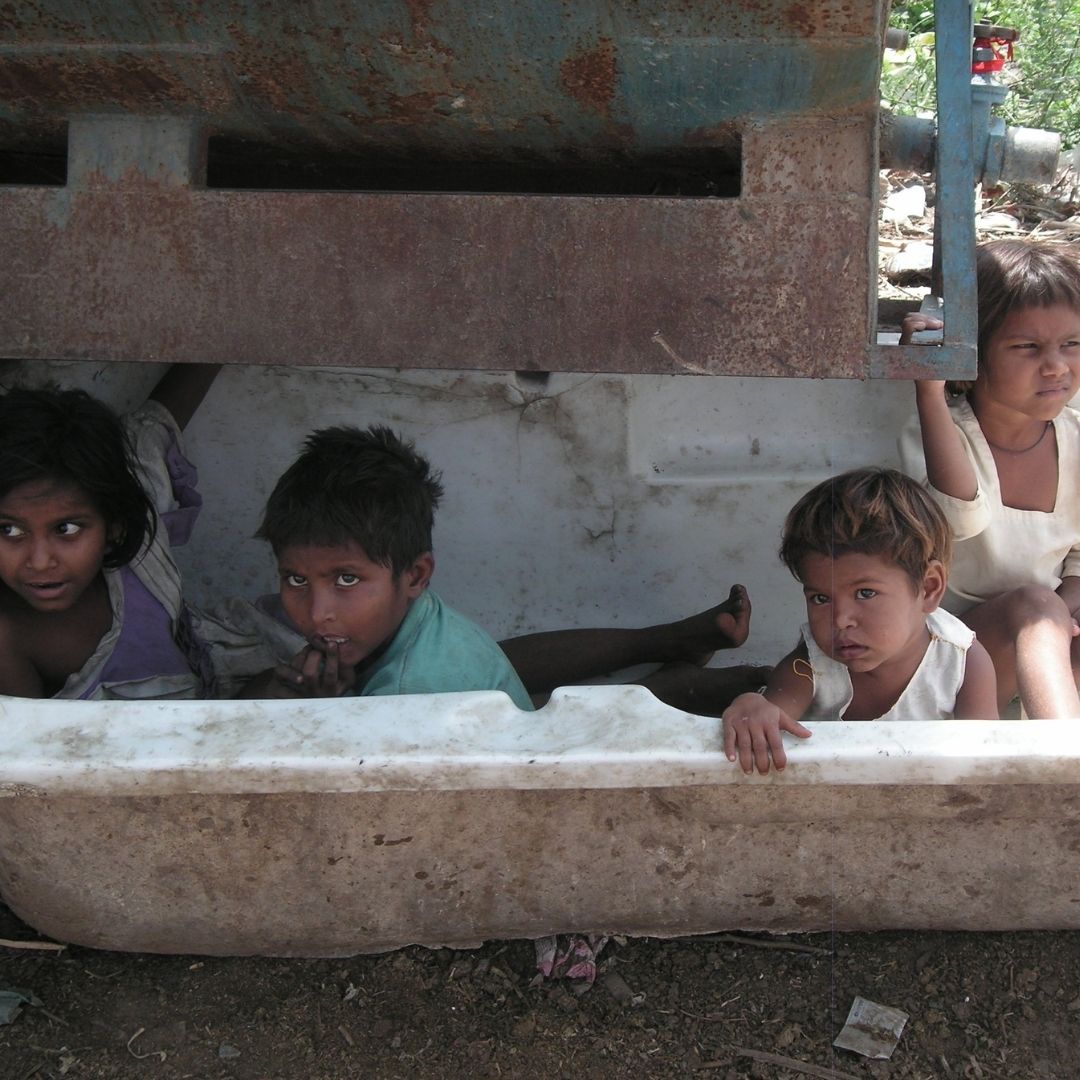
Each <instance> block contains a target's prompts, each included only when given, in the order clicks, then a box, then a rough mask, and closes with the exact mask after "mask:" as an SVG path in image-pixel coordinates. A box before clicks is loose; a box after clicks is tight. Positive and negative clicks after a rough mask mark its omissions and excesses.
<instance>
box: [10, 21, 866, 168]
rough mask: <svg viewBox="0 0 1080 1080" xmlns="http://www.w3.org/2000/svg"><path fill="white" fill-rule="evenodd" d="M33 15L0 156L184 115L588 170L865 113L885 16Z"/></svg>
mask: <svg viewBox="0 0 1080 1080" xmlns="http://www.w3.org/2000/svg"><path fill="white" fill-rule="evenodd" d="M854 7H855V8H856V10H855V11H852V5H851V4H849V3H846V2H844V0H804V2H802V3H792V2H791V0H762V2H759V3H755V4H747V3H737V2H733V0H696V2H692V3H687V2H684V3H678V4H676V3H668V2H656V3H643V2H632V0H630V2H627V0H623V2H614V0H606V2H605V0H601V2H594V3H569V2H567V3H554V2H551V0H515V2H514V3H506V4H498V5H495V4H491V3H462V2H454V3H450V2H440V0H371V2H368V3H359V2H347V0H337V2H335V0H323V2H321V3H314V4H304V5H291V4H285V3H280V2H279V3H273V2H262V3H251V2H239V0H220V2H216V3H203V4H191V3H188V2H186V0H134V2H132V0H98V2H96V3H94V4H86V3H81V2H76V0H36V2H28V3H24V4H19V5H16V6H15V7H14V9H13V10H9V11H7V12H5V21H4V29H3V31H2V33H0V145H3V143H4V142H5V141H7V142H10V141H12V140H13V139H16V140H22V139H25V138H26V137H27V136H28V135H34V136H36V137H38V138H48V137H53V138H55V137H57V136H58V135H59V134H60V132H61V131H62V128H63V124H64V122H65V121H66V119H67V116H68V115H70V114H71V113H72V112H80V113H86V112H94V111H112V110H119V111H125V112H129V113H136V114H144V115H145V114H148V113H154V112H161V111H173V112H182V113H183V114H184V115H188V116H193V117H197V118H199V119H201V120H203V121H204V122H205V123H207V124H208V125H209V126H211V127H212V128H213V129H214V130H215V131H217V132H220V133H224V134H227V135H231V136H234V137H238V138H244V139H254V140H262V141H269V142H272V143H277V144H281V145H288V144H291V143H296V144H303V145H306V146H310V145H312V144H315V145H319V146H322V147H323V148H324V149H325V148H329V149H333V150H334V151H335V152H342V151H344V150H348V149H352V150H361V149H371V148H376V149H378V150H380V151H386V152H391V151H392V152H396V153H401V154H418V153H425V154H432V153H435V154H442V155H457V156H461V155H498V156H499V157H500V158H501V159H503V160H506V159H507V157H508V156H511V157H512V156H514V155H520V156H522V157H523V158H526V159H529V160H536V159H537V158H538V157H539V158H544V159H552V160H557V161H565V160H568V159H572V160H579V159H603V158H604V157H605V156H607V155H611V154H612V153H615V154H629V155H631V156H632V155H635V154H641V153H662V152H667V151H670V150H672V149H673V148H674V149H678V148H681V147H685V146H693V145H698V144H701V143H703V142H704V143H705V144H709V143H713V142H717V141H719V142H721V143H723V142H725V141H730V138H731V131H730V129H728V128H726V127H725V125H728V124H730V123H733V122H742V121H745V120H747V119H750V118H753V117H761V116H771V117H782V116H788V115H799V114H805V113H808V112H813V113H818V114H824V113H829V112H835V111H841V112H849V111H851V110H853V109H858V108H860V107H874V104H875V99H876V93H877V90H876V88H877V77H878V69H879V66H880V47H881V40H882V35H883V32H884V10H885V8H886V7H887V3H886V0H876V3H872V4H858V5H854Z"/></svg>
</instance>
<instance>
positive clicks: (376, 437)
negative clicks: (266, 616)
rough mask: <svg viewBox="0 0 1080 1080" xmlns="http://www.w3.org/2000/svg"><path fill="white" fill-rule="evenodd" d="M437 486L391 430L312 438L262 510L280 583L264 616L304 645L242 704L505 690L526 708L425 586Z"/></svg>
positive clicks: (501, 660) (492, 654) (497, 656)
mask: <svg viewBox="0 0 1080 1080" xmlns="http://www.w3.org/2000/svg"><path fill="white" fill-rule="evenodd" d="M441 495H442V485H441V484H440V483H439V478H438V476H437V475H436V474H435V473H433V471H432V469H431V466H430V465H429V464H428V462H427V461H426V460H425V459H424V458H423V457H421V455H420V454H418V453H417V452H416V450H415V449H414V448H413V446H412V444H410V443H407V442H404V441H403V440H402V439H400V438H399V437H398V436H397V435H395V434H394V432H392V431H391V430H390V429H389V428H385V427H371V428H369V429H367V430H366V431H361V430H359V429H358V428H353V427H333V428H325V429H323V430H321V431H316V432H314V433H313V434H312V435H310V436H309V437H308V439H307V441H306V442H305V444H304V449H303V451H302V453H301V454H300V457H299V458H298V459H297V460H296V462H294V464H293V465H292V466H290V468H289V469H287V470H286V472H285V473H284V474H283V475H282V477H281V478H280V479H279V480H278V482H277V484H276V485H275V487H274V490H273V491H272V492H271V494H270V498H269V500H268V501H267V505H266V513H265V515H264V517H263V522H262V525H261V526H260V528H259V531H258V534H257V535H258V536H259V537H261V538H262V539H264V540H267V541H269V543H270V545H271V547H272V548H273V550H274V555H275V557H276V558H277V562H278V572H279V576H280V581H281V586H280V592H279V594H278V597H276V598H274V599H275V600H276V604H275V603H273V601H271V603H270V606H269V609H268V610H269V613H270V614H272V615H275V616H276V617H277V618H278V619H280V620H281V621H282V622H284V623H286V624H287V625H288V626H290V627H292V628H294V629H295V630H296V631H298V633H299V634H300V635H302V637H303V638H304V639H306V644H304V645H303V647H302V648H300V649H299V651H298V652H297V653H296V654H295V655H294V656H293V657H292V658H291V659H290V660H288V661H287V662H284V663H279V664H278V665H277V666H276V667H275V668H273V669H271V670H268V671H265V672H263V674H262V675H260V676H259V677H258V678H257V679H256V680H255V681H254V682H253V683H252V684H250V685H249V686H248V688H247V692H246V694H245V696H255V697H327V696H330V697H336V696H339V695H342V694H357V695H362V696H371V695H382V694H431V693H444V692H450V691H463V690H503V691H505V692H506V693H507V694H509V696H510V697H511V698H512V699H513V701H514V702H515V703H516V704H517V705H518V706H519V707H520V708H522V709H531V708H532V703H531V701H530V700H529V696H528V694H527V693H526V692H525V688H524V687H523V686H522V684H521V680H520V679H519V678H518V677H517V675H516V674H515V672H514V669H513V668H512V667H511V666H510V662H509V661H508V660H507V659H506V656H505V655H504V654H503V652H502V651H501V650H500V648H499V646H498V645H496V644H495V642H494V641H493V640H492V639H491V638H490V637H489V636H488V635H487V634H486V633H485V632H484V631H483V630H481V629H480V627H478V626H477V625H476V624H475V623H473V622H471V621H470V620H469V619H466V618H465V617H464V616H463V615H460V614H458V613H457V612H456V611H454V610H453V609H452V608H450V607H448V606H447V605H446V604H444V603H443V602H442V600H440V599H439V597H438V596H437V595H436V594H435V593H434V592H433V591H432V590H431V589H430V588H429V582H430V580H431V575H432V572H433V571H434V569H435V560H434V557H433V555H432V544H431V532H432V526H433V523H434V517H435V508H436V507H437V506H438V502H439V498H440V496H441Z"/></svg>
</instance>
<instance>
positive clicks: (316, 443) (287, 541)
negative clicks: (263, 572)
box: [256, 427, 442, 575]
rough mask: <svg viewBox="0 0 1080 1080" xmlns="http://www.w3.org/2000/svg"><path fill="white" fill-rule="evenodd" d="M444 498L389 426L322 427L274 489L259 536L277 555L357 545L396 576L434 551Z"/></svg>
mask: <svg viewBox="0 0 1080 1080" xmlns="http://www.w3.org/2000/svg"><path fill="white" fill-rule="evenodd" d="M441 496H442V485H441V484H440V483H439V474H438V473H434V472H432V469H431V465H430V464H429V463H428V462H427V460H426V459H425V458H423V457H421V455H420V454H418V453H417V452H416V450H415V449H414V447H413V444H412V443H409V442H405V441H404V440H402V439H401V438H400V437H399V436H397V435H396V434H394V432H393V431H391V430H390V429H389V428H386V427H370V428H368V429H367V430H366V431H361V430H360V429H359V428H355V427H331V428H323V429H322V430H321V431H316V432H313V433H312V434H311V435H309V436H308V438H307V440H306V441H305V443H304V449H303V451H302V452H301V454H300V456H299V457H298V458H297V459H296V461H295V462H294V463H293V464H292V465H291V466H289V468H288V469H287V470H286V471H285V472H284V473H283V474H282V476H281V479H280V480H278V482H277V484H275V485H274V490H273V491H272V492H271V493H270V498H269V499H268V500H267V503H266V513H265V514H264V515H263V520H262V524H261V525H260V526H259V531H258V532H257V533H256V536H258V537H260V538H261V539H263V540H268V541H269V542H270V546H271V547H272V548H273V549H274V552H275V554H280V552H281V551H282V550H283V549H284V548H286V547H290V546H292V545H295V544H301V545H307V544H313V545H318V546H330V547H334V546H337V545H339V544H349V543H354V544H358V545H359V546H360V547H361V548H363V550H364V554H365V555H367V557H368V558H369V559H370V560H371V561H372V562H375V563H378V564H380V565H381V566H389V567H390V568H391V569H392V570H393V572H394V574H395V575H397V574H400V573H401V572H402V571H403V570H405V569H407V568H408V567H409V566H411V565H412V564H413V563H414V562H415V561H416V560H417V559H418V558H419V557H420V556H421V555H423V554H424V553H425V552H428V551H430V550H431V530H432V526H433V525H434V522H435V508H436V507H437V506H438V505H439V499H440V497H441Z"/></svg>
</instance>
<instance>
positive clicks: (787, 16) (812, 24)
mask: <svg viewBox="0 0 1080 1080" xmlns="http://www.w3.org/2000/svg"><path fill="white" fill-rule="evenodd" d="M783 18H784V20H785V21H786V22H787V23H788V24H789V25H790V26H791V27H792V28H793V29H794V30H796V31H798V32H799V33H800V34H803V35H804V36H806V37H810V35H811V34H813V32H814V30H815V29H816V28H817V15H816V13H815V12H814V11H811V10H809V8H808V6H807V5H806V4H805V3H794V4H789V5H788V7H787V8H786V9H785V10H784V12H783Z"/></svg>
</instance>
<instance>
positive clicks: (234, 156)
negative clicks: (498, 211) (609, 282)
mask: <svg viewBox="0 0 1080 1080" xmlns="http://www.w3.org/2000/svg"><path fill="white" fill-rule="evenodd" d="M741 178H742V154H741V144H740V143H739V142H738V141H737V140H736V141H735V142H734V143H733V144H732V143H728V144H725V145H724V146H722V147H692V148H689V149H686V150H683V151H681V152H680V153H679V155H678V156H675V155H674V154H671V153H666V154H665V155H663V156H653V157H647V158H641V159H637V158H633V159H632V158H629V157H626V156H616V155H608V156H607V157H606V158H604V159H599V158H594V159H589V160H575V159H571V158H569V157H566V156H564V157H563V158H562V159H560V160H551V159H546V158H544V157H541V156H540V155H538V154H531V155H528V154H524V153H519V154H518V155H517V156H516V157H515V158H514V159H512V160H501V159H500V160H473V159H466V158H461V159H458V158H453V157H448V156H445V155H443V156H440V155H438V154H413V155H410V156H402V155H387V154H385V153H380V152H379V151H378V150H377V149H376V150H373V151H372V152H371V153H370V154H368V155H366V156H363V157H360V156H358V155H349V156H341V155H334V154H328V153H327V152H326V151H325V150H315V149H311V150H309V151H306V152H304V151H298V150H295V149H292V148H290V149H288V150H284V149H281V148H277V147H273V146H265V145H259V144H255V143H250V142H247V141H244V140H240V139H234V138H225V137H218V138H212V139H210V142H209V145H208V149H207V187H211V188H231V189H237V188H240V189H250V190H259V189H262V190H277V191H280V190H297V191H380V192H396V191H397V192H404V191H409V192H445V193H456V194H464V193H476V194H495V193H501V194H518V195H624V196H659V197H666V198H728V199H730V198H737V197H738V195H739V192H740V187H741Z"/></svg>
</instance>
